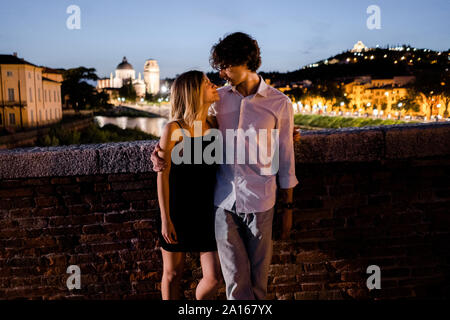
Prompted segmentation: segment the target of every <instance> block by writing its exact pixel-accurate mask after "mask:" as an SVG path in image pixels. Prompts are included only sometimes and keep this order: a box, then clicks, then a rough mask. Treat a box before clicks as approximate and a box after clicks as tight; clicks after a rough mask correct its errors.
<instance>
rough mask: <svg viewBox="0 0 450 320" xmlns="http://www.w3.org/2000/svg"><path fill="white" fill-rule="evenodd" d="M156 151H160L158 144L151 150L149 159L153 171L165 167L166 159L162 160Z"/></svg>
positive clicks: (158, 170) (162, 169)
mask: <svg viewBox="0 0 450 320" xmlns="http://www.w3.org/2000/svg"><path fill="white" fill-rule="evenodd" d="M158 151H161V147H160V146H159V142H158V144H157V145H156V146H155V149H154V150H153V152H152V154H151V156H150V160H151V161H152V163H153V171H155V172H161V171H164V169H165V168H166V167H167V163H166V161H164V159H163V158H160V157H159V155H158Z"/></svg>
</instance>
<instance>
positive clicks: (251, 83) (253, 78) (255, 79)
mask: <svg viewBox="0 0 450 320" xmlns="http://www.w3.org/2000/svg"><path fill="white" fill-rule="evenodd" d="M260 81H261V78H260V77H259V75H258V74H257V73H256V72H252V73H249V74H248V76H247V79H245V80H244V81H243V82H241V83H240V84H238V85H237V86H236V90H237V91H238V92H239V93H240V94H242V95H243V96H244V97H247V96H249V95H252V94H255V93H256V91H258V87H259V83H260Z"/></svg>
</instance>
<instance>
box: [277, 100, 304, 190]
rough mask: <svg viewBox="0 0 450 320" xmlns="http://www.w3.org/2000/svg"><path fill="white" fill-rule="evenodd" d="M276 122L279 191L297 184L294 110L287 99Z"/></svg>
mask: <svg viewBox="0 0 450 320" xmlns="http://www.w3.org/2000/svg"><path fill="white" fill-rule="evenodd" d="M277 122H278V130H279V139H280V140H279V156H280V158H279V161H280V162H279V164H280V166H279V170H278V175H277V176H278V183H279V185H280V188H281V189H290V188H293V187H295V186H296V185H297V184H298V183H299V182H298V180H297V177H296V176H295V153H294V137H293V134H294V110H293V108H292V102H291V100H290V99H289V98H286V101H285V102H284V105H283V107H282V108H281V112H280V115H279V118H278V121H277Z"/></svg>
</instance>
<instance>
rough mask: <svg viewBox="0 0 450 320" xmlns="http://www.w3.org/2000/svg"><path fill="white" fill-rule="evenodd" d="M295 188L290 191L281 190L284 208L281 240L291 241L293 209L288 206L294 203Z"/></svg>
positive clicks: (281, 200)
mask: <svg viewBox="0 0 450 320" xmlns="http://www.w3.org/2000/svg"><path fill="white" fill-rule="evenodd" d="M293 191H294V188H289V189H280V193H279V195H280V203H281V205H282V206H287V207H283V212H282V217H281V218H282V219H281V239H282V240H287V239H289V235H290V232H291V229H292V208H288V207H290V205H286V204H292V203H293V193H294V192H293Z"/></svg>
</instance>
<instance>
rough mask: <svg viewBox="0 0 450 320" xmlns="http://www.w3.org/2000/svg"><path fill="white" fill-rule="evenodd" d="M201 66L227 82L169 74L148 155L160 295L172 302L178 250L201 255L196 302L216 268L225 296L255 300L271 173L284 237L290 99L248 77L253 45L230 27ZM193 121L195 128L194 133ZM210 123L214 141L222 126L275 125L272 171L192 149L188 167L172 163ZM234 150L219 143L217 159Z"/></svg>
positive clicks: (261, 279) (252, 70) (267, 244)
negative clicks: (211, 159) (156, 214)
mask: <svg viewBox="0 0 450 320" xmlns="http://www.w3.org/2000/svg"><path fill="white" fill-rule="evenodd" d="M210 62H211V65H212V67H213V68H215V69H218V70H219V73H220V77H221V78H223V79H225V80H227V81H228V82H229V84H231V85H230V86H225V87H223V88H220V89H217V87H216V86H215V85H214V84H212V83H211V81H210V80H209V79H208V78H207V77H206V75H205V74H203V73H202V72H200V71H189V72H186V73H183V74H182V75H180V76H179V77H177V79H176V80H175V82H174V83H173V85H172V88H171V105H172V111H171V118H172V120H171V121H170V122H168V123H167V125H166V126H165V128H164V130H163V134H162V136H161V139H160V143H159V146H157V147H156V148H155V150H154V152H153V153H152V157H151V159H152V162H153V165H154V169H155V171H157V172H158V178H157V184H158V200H159V205H160V209H161V225H160V230H159V237H160V242H161V251H162V258H163V277H162V282H161V292H162V298H163V299H179V298H180V292H179V291H180V280H181V275H182V272H183V264H184V258H185V253H186V252H200V262H201V267H202V273H203V278H202V279H201V281H200V282H199V283H198V286H197V289H196V298H197V299H212V298H214V296H215V295H216V292H217V289H218V287H219V284H220V279H221V271H222V275H223V279H224V280H225V285H226V295H227V299H228V300H254V299H258V300H262V299H265V297H266V294H267V281H268V273H269V265H270V262H271V258H272V221H273V216H274V206H275V198H276V191H277V184H276V179H277V178H278V183H279V187H280V197H281V204H282V206H283V210H282V213H281V215H282V217H281V221H282V235H281V238H282V239H287V238H288V237H289V232H290V229H291V226H292V206H293V203H292V192H293V188H294V187H295V186H296V185H297V183H298V181H297V178H296V176H295V159H294V146H293V139H294V138H293V135H292V132H293V130H294V122H293V109H292V104H291V102H290V100H289V98H288V97H286V96H285V95H284V94H282V93H281V92H279V91H278V90H276V89H274V88H272V87H270V86H269V85H267V84H266V83H265V82H264V80H263V79H262V78H261V77H260V76H259V75H258V74H257V73H256V70H257V69H258V68H259V66H260V65H261V57H260V49H259V46H258V43H257V42H256V40H254V39H253V38H251V37H250V36H249V35H247V34H245V33H241V32H237V33H233V34H230V35H228V36H226V37H225V38H224V39H221V40H220V41H219V42H218V43H217V44H215V45H214V46H213V48H212V50H211V58H210ZM194 122H195V124H196V126H194ZM199 124H200V127H201V130H200V132H199V130H194V127H196V128H198V127H199V126H198V125H199ZM215 128H217V129H218V130H219V132H220V133H222V136H223V137H225V136H226V132H227V130H230V129H231V130H234V131H236V130H238V129H242V130H244V131H245V130H249V129H252V128H254V129H256V130H259V129H266V130H267V132H270V131H271V130H272V129H277V130H278V133H279V135H278V143H279V144H278V150H277V152H278V157H279V160H278V161H279V169H278V171H277V172H275V173H273V174H269V175H263V174H261V172H262V171H261V170H262V169H263V164H261V163H256V164H255V163H251V164H250V163H249V164H246V163H244V164H242V163H239V164H236V163H231V164H230V163H229V162H228V161H227V162H226V163H223V164H215V163H214V164H208V163H205V161H204V160H203V161H201V163H197V162H196V163H194V153H195V152H190V154H189V157H190V159H192V161H191V162H190V163H191V164H189V163H179V162H177V163H174V161H173V159H174V156H179V155H180V152H183V151H184V150H185V149H186V150H195V148H196V147H195V146H194V145H197V151H198V148H199V146H200V148H201V151H204V150H205V148H208V146H209V145H210V144H211V143H213V142H214V137H212V136H209V135H210V134H211V132H212V131H214V130H209V129H215ZM208 136H209V137H208ZM270 139H271V138H270V135H269V136H268V138H267V140H269V141H270ZM258 143H259V142H258ZM269 143H270V142H269ZM272 143H273V141H272ZM189 144H190V145H189ZM227 144H228V146H227ZM180 146H181V148H179V147H180ZM186 146H190V149H189V148H185V147H186ZM237 147H239V144H237V145H236V143H234V142H233V143H232V145H231V146H230V142H229V141H226V139H223V158H224V159H225V158H226V153H227V152H229V153H230V151H234V154H235V155H236V153H237V152H239V150H236V149H237ZM240 147H242V148H244V149H246V150H245V151H246V153H245V154H250V153H251V152H253V151H252V150H253V149H252V147H251V144H250V143H244V144H243V145H242V146H240ZM233 148H234V150H233ZM221 151H222V150H221ZM241 151H242V150H241ZM172 153H173V154H174V155H172ZM202 154H203V152H202ZM231 157H232V156H231ZM234 157H235V159H236V156H234ZM228 158H230V155H229V156H228V157H227V159H228Z"/></svg>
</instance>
